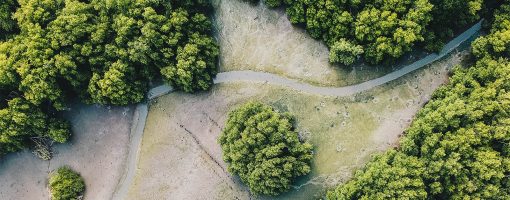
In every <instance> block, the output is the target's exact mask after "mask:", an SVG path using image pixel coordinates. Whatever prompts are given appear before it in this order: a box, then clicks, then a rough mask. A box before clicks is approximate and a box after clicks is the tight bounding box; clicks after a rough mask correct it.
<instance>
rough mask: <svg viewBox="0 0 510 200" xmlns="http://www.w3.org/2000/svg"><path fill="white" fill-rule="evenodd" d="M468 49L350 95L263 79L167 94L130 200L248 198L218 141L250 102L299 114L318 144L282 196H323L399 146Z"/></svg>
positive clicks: (157, 105)
mask: <svg viewBox="0 0 510 200" xmlns="http://www.w3.org/2000/svg"><path fill="white" fill-rule="evenodd" d="M467 52H468V51H464V52H462V53H454V54H453V55H451V56H448V57H447V58H446V59H445V60H443V61H441V62H438V63H435V64H433V65H432V66H429V67H426V68H424V69H421V70H418V71H416V72H413V73H411V74H409V75H406V76H404V77H403V78H401V79H398V80H397V81H394V82H391V83H389V84H386V85H384V86H382V87H377V88H375V89H373V90H370V91H368V92H365V93H362V94H358V95H354V96H350V97H345V98H333V97H326V96H317V95H310V94H306V93H303V92H299V91H294V90H289V89H288V88H284V87H278V86H273V85H270V84H256V83H237V84H220V85H218V86H215V87H214V88H213V89H212V90H211V91H210V92H204V93H200V94H194V95H191V94H184V93H178V92H175V93H171V94H169V95H166V96H162V97H160V98H158V99H156V100H154V101H152V102H151V106H150V112H149V115H148V118H147V124H146V127H145V133H144V136H143V140H142V146H141V150H140V151H141V152H140V160H139V163H138V170H137V171H136V175H135V181H134V184H133V185H132V186H131V188H130V191H129V199H141V198H143V199H248V198H249V196H250V194H249V193H248V191H247V190H246V188H245V187H244V186H243V185H242V184H240V182H239V180H237V179H236V178H235V177H231V176H230V175H229V174H228V173H227V172H225V170H224V169H225V166H226V164H225V163H224V162H223V161H222V157H221V149H220V146H219V145H218V144H217V142H216V140H217V137H218V135H219V134H220V132H221V130H222V126H223V124H224V122H225V120H226V115H227V113H228V111H229V110H231V109H233V108H234V107H236V106H238V105H240V104H242V103H244V102H246V101H250V100H259V101H263V102H266V103H268V104H271V105H273V106H274V107H276V108H278V109H279V110H283V111H289V112H291V113H292V114H294V115H295V116H296V119H297V122H298V123H297V126H298V127H297V128H298V131H299V132H300V134H302V135H303V136H304V137H306V138H308V139H309V140H310V142H312V143H313V144H314V145H315V158H314V163H313V171H312V173H311V174H310V175H309V176H306V177H303V178H300V179H298V180H297V181H296V182H295V186H294V189H293V190H292V191H291V192H288V193H286V194H283V195H281V196H279V197H278V199H311V198H319V197H321V196H322V195H323V192H324V191H325V189H327V188H329V187H332V186H334V185H336V184H339V183H342V182H344V181H346V180H348V179H349V178H350V177H351V176H352V172H353V171H354V170H355V169H358V168H359V167H361V166H363V164H364V163H365V162H366V161H367V160H368V159H369V158H370V155H371V154H373V153H375V152H380V151H384V150H386V149H388V148H391V147H394V146H395V145H397V141H398V138H399V136H400V135H401V134H402V132H403V131H404V130H405V128H406V127H407V126H408V125H409V123H410V122H411V121H412V118H413V116H414V114H415V113H416V111H417V110H418V109H420V108H421V107H422V105H423V104H424V103H425V102H427V101H428V99H429V98H430V95H431V93H432V92H433V91H434V90H435V89H436V88H437V87H439V85H441V84H442V83H444V82H445V81H446V80H447V71H448V69H449V68H451V67H452V66H453V65H456V64H460V63H461V61H462V58H464V57H465V56H466V54H467ZM257 198H258V199H271V198H270V197H257Z"/></svg>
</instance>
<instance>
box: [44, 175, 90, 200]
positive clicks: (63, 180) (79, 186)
mask: <svg viewBox="0 0 510 200" xmlns="http://www.w3.org/2000/svg"><path fill="white" fill-rule="evenodd" d="M49 185H50V192H51V199H53V200H77V199H81V198H80V196H82V195H83V192H84V191H85V182H84V181H83V178H82V177H81V176H80V174H78V173H76V172H74V171H73V170H72V169H71V168H69V167H61V168H59V169H57V171H55V172H53V173H52V174H51V176H50V180H49Z"/></svg>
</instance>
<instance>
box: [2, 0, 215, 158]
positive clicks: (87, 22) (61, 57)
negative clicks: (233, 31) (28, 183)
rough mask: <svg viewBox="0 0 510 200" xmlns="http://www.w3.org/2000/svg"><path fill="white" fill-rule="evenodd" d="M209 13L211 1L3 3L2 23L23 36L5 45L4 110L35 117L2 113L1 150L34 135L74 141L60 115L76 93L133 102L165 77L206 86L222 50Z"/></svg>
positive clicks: (179, 84)
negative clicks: (208, 15) (213, 33)
mask: <svg viewBox="0 0 510 200" xmlns="http://www.w3.org/2000/svg"><path fill="white" fill-rule="evenodd" d="M16 8H17V9H16ZM209 9H210V5H209V3H208V1H205V0H204V1H201V0H200V1H197V0H193V1H176V0H117V1H107V0H90V1H79V0H52V1H45V0H18V1H17V2H15V1H11V0H8V1H2V2H1V3H0V25H1V26H0V28H1V29H2V30H17V29H19V33H17V34H14V35H11V36H9V37H7V36H3V38H10V39H7V40H5V41H4V42H0V91H1V94H0V97H2V100H1V101H0V110H1V111H0V113H2V114H3V115H5V116H19V115H23V116H24V117H26V119H24V120H17V119H15V118H9V117H2V118H1V119H0V120H2V122H0V155H1V154H3V153H6V152H12V151H16V150H18V149H20V148H22V147H25V146H26V145H27V144H28V141H29V140H28V139H29V138H30V137H51V138H52V139H54V140H56V141H59V142H65V139H67V137H68V136H69V135H70V134H69V130H67V129H68V127H69V125H67V123H66V122H64V121H63V120H60V119H58V118H59V111H62V110H64V109H65V108H66V107H67V102H68V100H69V99H71V98H73V97H74V96H80V97H81V99H82V100H83V101H85V102H88V103H99V104H114V105H126V104H130V103H136V102H140V101H142V100H143V99H144V94H145V93H146V92H147V90H148V87H149V85H150V83H151V82H153V81H158V80H160V79H163V80H164V81H165V82H167V83H169V84H170V85H172V86H174V87H175V88H176V89H181V90H184V91H186V92H193V91H198V90H207V89H208V88H209V87H210V85H211V84H212V79H213V77H214V76H215V75H216V60H217V56H218V54H219V50H218V49H219V48H218V46H217V44H216V42H215V40H214V39H213V38H212V37H211V36H210V32H211V25H212V24H211V22H210V20H209V19H208V17H207V16H206V15H207V12H209ZM13 11H15V12H13ZM12 22H16V23H17V25H16V26H15V25H14V24H13V23H12ZM1 33H2V35H5V34H7V32H3V31H2V32H1ZM63 130H66V131H63ZM57 133H58V134H57ZM57 136H58V139H57ZM63 136H66V137H63ZM64 138H65V139H64Z"/></svg>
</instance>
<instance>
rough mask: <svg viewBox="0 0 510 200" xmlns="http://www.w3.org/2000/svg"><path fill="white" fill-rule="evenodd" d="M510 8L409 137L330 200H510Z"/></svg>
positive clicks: (421, 114) (503, 11) (500, 14)
mask: <svg viewBox="0 0 510 200" xmlns="http://www.w3.org/2000/svg"><path fill="white" fill-rule="evenodd" d="M509 36H510V5H504V6H502V7H501V9H500V10H499V11H497V12H496V13H495V17H494V21H493V25H492V30H491V31H490V34H489V35H487V36H483V37H480V38H479V39H477V40H476V41H475V42H474V43H473V54H474V55H475V57H476V58H477V61H476V64H475V65H474V66H472V67H468V68H465V69H464V68H460V67H459V68H457V69H456V70H455V71H454V73H453V76H452V77H451V78H450V82H449V83H448V84H447V85H445V86H443V87H441V88H440V89H439V90H438V91H436V92H435V94H434V96H433V98H432V100H431V101H430V102H429V103H428V104H427V105H426V106H425V107H424V108H423V109H422V110H421V111H420V112H419V113H418V115H417V116H416V119H415V120H414V122H413V124H412V125H411V127H410V128H409V129H408V130H407V131H406V135H405V137H404V138H403V139H402V141H401V146H400V147H399V148H398V149H396V150H391V151H389V152H387V153H385V154H382V155H379V156H376V157H375V158H374V159H373V160H372V161H371V162H370V163H369V164H368V165H367V166H366V167H365V168H364V169H363V170H361V171H358V172H357V173H356V175H355V178H354V179H353V180H351V181H349V182H347V183H346V184H345V185H341V186H339V187H338V188H337V189H335V190H333V191H330V192H329V193H328V195H327V198H328V199H377V198H381V197H384V198H388V199H391V198H394V199H506V198H508V197H509V196H510V113H509V112H508V111H509V110H510V92H509V91H510V84H509V83H510V61H509V60H508V59H509V58H510V57H509V55H510V54H508V52H509V48H510V46H509V45H508V44H510V40H509V38H510V37H509Z"/></svg>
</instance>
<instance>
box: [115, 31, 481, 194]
mask: <svg viewBox="0 0 510 200" xmlns="http://www.w3.org/2000/svg"><path fill="white" fill-rule="evenodd" d="M481 24H482V21H480V22H478V23H477V24H475V25H474V26H472V27H471V28H470V29H468V30H467V31H465V32H464V33H462V34H461V35H459V36H458V37H456V38H455V39H453V40H451V41H450V42H449V43H448V44H446V45H445V46H444V47H443V49H442V50H441V51H440V52H439V53H433V54H430V55H428V56H427V57H425V58H423V59H421V60H419V61H416V62H414V63H412V64H410V65H407V66H405V67H403V68H401V69H399V70H397V71H394V72H392V73H389V74H387V75H385V76H382V77H380V78H376V79H373V80H370V81H366V82H363V83H360V84H357V85H350V86H345V87H320V86H314V85H310V84H307V83H303V82H299V81H296V80H292V79H288V78H285V77H281V76H278V75H275V74H271V73H265V72H254V71H231V72H223V73H219V74H218V75H217V76H216V78H215V79H214V84H220V83H229V82H239V81H245V82H246V81H248V82H266V83H269V84H274V85H281V86H286V87H289V88H292V89H295V90H299V91H303V92H306V93H310V94H318V95H326V96H349V95H353V94H356V93H360V92H363V91H366V90H369V89H372V88H374V87H377V86H380V85H383V84H385V83H388V82H390V81H393V80H395V79H398V78H400V77H402V76H404V75H406V74H408V73H410V72H412V71H415V70H417V69H420V68H422V67H424V66H427V65H428V64H431V63H433V62H435V61H437V60H440V59H441V58H443V57H444V56H446V55H447V54H449V53H451V52H452V51H453V50H454V49H456V48H457V47H459V46H460V45H461V44H462V43H464V42H465V41H467V40H469V39H470V38H471V37H472V36H474V35H475V34H477V33H478V32H479V31H480V29H481ZM172 91H173V88H172V87H170V86H167V85H161V86H158V87H155V88H153V89H151V90H150V91H149V93H148V94H147V99H148V100H149V101H150V100H152V99H155V98H157V97H160V96H163V95H165V94H168V93H170V92H172ZM147 114H148V105H147V103H141V104H138V105H137V107H136V110H135V116H134V119H133V125H132V127H131V130H132V134H131V138H130V148H129V154H128V158H127V159H128V160H127V164H126V169H125V171H124V175H123V177H122V179H121V181H120V182H119V185H118V186H117V189H116V191H115V193H114V195H113V199H125V197H126V196H127V193H128V190H129V187H130V185H131V184H132V182H133V178H134V176H135V173H136V169H137V163H138V157H139V153H140V152H139V147H140V144H141V139H142V136H143V131H144V127H145V122H146V118H147Z"/></svg>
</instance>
